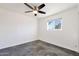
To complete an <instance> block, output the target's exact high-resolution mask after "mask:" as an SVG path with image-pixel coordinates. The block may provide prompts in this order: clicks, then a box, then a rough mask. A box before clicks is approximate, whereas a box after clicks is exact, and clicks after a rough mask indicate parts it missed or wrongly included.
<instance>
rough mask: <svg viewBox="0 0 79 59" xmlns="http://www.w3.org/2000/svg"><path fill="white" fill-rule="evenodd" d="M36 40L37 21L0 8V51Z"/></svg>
mask: <svg viewBox="0 0 79 59" xmlns="http://www.w3.org/2000/svg"><path fill="white" fill-rule="evenodd" d="M36 39H37V20H36V19H35V18H32V17H29V16H25V15H21V14H19V13H15V12H11V11H8V10H5V9H1V8H0V49H2V48H6V47H10V46H14V45H18V44H22V43H26V42H29V41H33V40H36Z"/></svg>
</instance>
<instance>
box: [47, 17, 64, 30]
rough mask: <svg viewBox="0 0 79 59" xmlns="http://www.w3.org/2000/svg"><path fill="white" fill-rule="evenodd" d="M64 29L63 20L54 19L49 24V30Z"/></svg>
mask: <svg viewBox="0 0 79 59" xmlns="http://www.w3.org/2000/svg"><path fill="white" fill-rule="evenodd" d="M61 29H62V19H61V18H58V19H52V20H49V21H48V22H47V30H61Z"/></svg>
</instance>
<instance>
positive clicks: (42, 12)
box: [38, 11, 46, 14]
mask: <svg viewBox="0 0 79 59" xmlns="http://www.w3.org/2000/svg"><path fill="white" fill-rule="evenodd" d="M38 12H39V13H41V14H46V12H44V11H38Z"/></svg>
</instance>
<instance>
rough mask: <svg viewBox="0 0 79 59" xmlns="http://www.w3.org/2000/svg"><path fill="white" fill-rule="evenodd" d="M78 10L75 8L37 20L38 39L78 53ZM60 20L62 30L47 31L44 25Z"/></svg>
mask: <svg viewBox="0 0 79 59" xmlns="http://www.w3.org/2000/svg"><path fill="white" fill-rule="evenodd" d="M78 17H79V16H78V10H77V7H74V8H71V9H68V10H65V11H62V12H60V13H57V14H55V15H51V16H48V17H45V18H40V19H38V22H39V25H38V27H39V29H38V31H39V32H38V33H39V35H38V38H39V39H40V40H43V41H47V42H49V43H52V44H54V45H58V46H61V47H64V48H68V49H71V50H74V51H78V52H79V49H78V47H79V46H78V39H79V38H78V32H79V30H78V27H79V26H78V25H79V24H78V21H79V18H78ZM56 18H62V20H63V28H62V31H53V30H52V31H47V26H46V23H47V21H48V20H51V19H56Z"/></svg>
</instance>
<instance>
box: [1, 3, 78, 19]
mask: <svg viewBox="0 0 79 59" xmlns="http://www.w3.org/2000/svg"><path fill="white" fill-rule="evenodd" d="M30 5H36V6H39V5H40V3H32V4H31V3H30ZM45 5H46V6H45V7H44V8H43V9H41V10H43V11H45V12H46V14H44V15H43V14H38V16H36V17H39V18H40V17H45V16H49V15H52V14H55V13H58V12H60V11H63V10H65V9H68V8H71V7H74V6H76V5H77V3H76V4H75V3H45ZM0 8H5V9H7V10H10V11H13V12H17V13H21V14H24V15H29V16H34V15H33V13H24V12H25V11H28V10H31V9H30V8H28V7H27V6H25V5H24V4H23V3H0ZM34 17H35V16H34Z"/></svg>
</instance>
